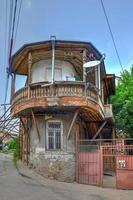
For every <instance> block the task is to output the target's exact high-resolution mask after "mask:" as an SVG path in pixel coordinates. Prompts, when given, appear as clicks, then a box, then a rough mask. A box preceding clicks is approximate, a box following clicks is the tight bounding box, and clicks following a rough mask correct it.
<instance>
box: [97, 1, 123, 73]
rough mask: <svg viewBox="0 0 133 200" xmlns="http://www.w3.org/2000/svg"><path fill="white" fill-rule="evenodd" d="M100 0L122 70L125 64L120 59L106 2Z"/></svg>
mask: <svg viewBox="0 0 133 200" xmlns="http://www.w3.org/2000/svg"><path fill="white" fill-rule="evenodd" d="M100 1H101V5H102V9H103V12H104V15H105V18H106V22H107V25H108V28H109V32H110V35H111V38H112V41H113V44H114V48H115V51H116V55H117V58H118V61H119V64H120V67H121V69H122V71H124V70H123V66H122V62H121V59H120V56H119V53H118V49H117V45H116V42H115V39H114V35H113V32H112V29H111V26H110V23H109V19H108V16H107V12H106V9H105V6H104V3H103V0H100Z"/></svg>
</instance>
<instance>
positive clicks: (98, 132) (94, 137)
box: [92, 121, 107, 140]
mask: <svg viewBox="0 0 133 200" xmlns="http://www.w3.org/2000/svg"><path fill="white" fill-rule="evenodd" d="M106 124H107V121H104V122H103V123H102V125H101V126H100V128H99V129H98V131H97V132H96V134H95V135H94V136H93V138H92V140H94V139H96V137H97V136H98V135H99V134H100V132H101V131H102V129H103V128H104V126H105V125H106Z"/></svg>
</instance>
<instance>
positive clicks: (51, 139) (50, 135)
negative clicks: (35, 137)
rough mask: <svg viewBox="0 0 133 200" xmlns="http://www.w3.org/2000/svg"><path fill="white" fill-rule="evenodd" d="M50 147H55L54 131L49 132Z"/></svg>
mask: <svg viewBox="0 0 133 200" xmlns="http://www.w3.org/2000/svg"><path fill="white" fill-rule="evenodd" d="M48 149H54V133H53V132H52V131H49V132H48Z"/></svg>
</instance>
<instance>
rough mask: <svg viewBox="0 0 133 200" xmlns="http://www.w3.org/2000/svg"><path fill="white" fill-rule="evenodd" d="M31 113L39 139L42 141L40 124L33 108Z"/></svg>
mask: <svg viewBox="0 0 133 200" xmlns="http://www.w3.org/2000/svg"><path fill="white" fill-rule="evenodd" d="M31 114H32V118H33V122H34V124H35V127H36V131H37V135H38V139H39V142H40V132H39V128H38V125H37V122H36V118H35V115H34V112H33V110H31Z"/></svg>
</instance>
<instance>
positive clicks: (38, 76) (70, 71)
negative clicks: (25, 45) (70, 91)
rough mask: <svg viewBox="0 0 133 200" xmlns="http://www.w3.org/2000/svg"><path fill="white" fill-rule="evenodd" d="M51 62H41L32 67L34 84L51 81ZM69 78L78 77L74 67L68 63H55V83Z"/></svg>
mask: <svg viewBox="0 0 133 200" xmlns="http://www.w3.org/2000/svg"><path fill="white" fill-rule="evenodd" d="M51 73H52V70H51V60H41V61H39V62H37V63H35V64H33V66H32V82H33V83H36V82H42V81H49V82H50V81H51ZM67 76H71V77H72V76H76V72H75V69H74V67H73V65H72V64H71V63H69V62H66V61H61V60H56V61H55V81H61V80H64V81H65V80H66V77H67Z"/></svg>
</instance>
